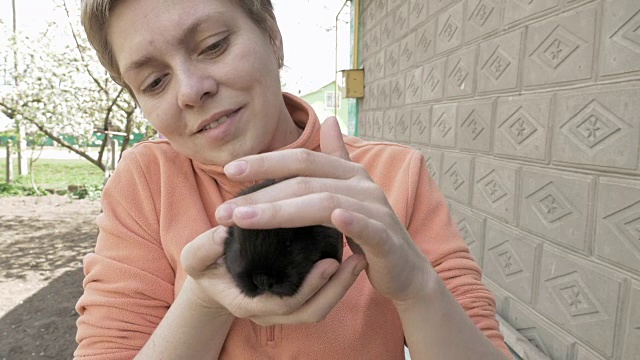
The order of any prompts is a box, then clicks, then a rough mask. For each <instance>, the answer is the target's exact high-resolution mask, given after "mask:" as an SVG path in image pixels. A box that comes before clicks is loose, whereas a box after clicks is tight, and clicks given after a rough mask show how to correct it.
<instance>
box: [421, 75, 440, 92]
mask: <svg viewBox="0 0 640 360" xmlns="http://www.w3.org/2000/svg"><path fill="white" fill-rule="evenodd" d="M438 84H440V78H439V77H438V75H437V74H436V72H435V69H431V71H430V72H429V75H427V77H426V78H425V80H424V86H425V87H426V88H427V91H429V92H430V93H433V92H435V91H436V88H437V87H438Z"/></svg>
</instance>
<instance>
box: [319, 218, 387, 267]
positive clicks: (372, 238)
mask: <svg viewBox="0 0 640 360" xmlns="http://www.w3.org/2000/svg"><path fill="white" fill-rule="evenodd" d="M331 222H332V223H333V226H334V227H335V228H336V229H338V230H339V231H340V232H342V233H343V234H344V235H345V236H347V238H351V241H352V242H354V243H355V244H356V245H358V248H359V251H360V252H362V253H365V252H366V253H369V254H375V255H381V256H384V254H388V253H389V251H390V249H391V247H392V246H393V243H392V242H393V237H392V236H391V235H390V234H391V233H390V231H389V229H388V227H387V226H385V225H384V224H383V223H381V222H379V221H376V220H374V219H373V218H371V217H368V216H364V215H362V214H358V213H354V212H352V211H349V210H345V209H337V210H335V211H334V212H333V213H332V214H331ZM349 246H351V244H349ZM352 250H353V248H352ZM354 252H356V250H354Z"/></svg>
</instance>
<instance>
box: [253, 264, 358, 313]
mask: <svg viewBox="0 0 640 360" xmlns="http://www.w3.org/2000/svg"><path fill="white" fill-rule="evenodd" d="M366 266H367V261H366V260H365V258H364V256H362V255H352V256H350V257H349V258H347V259H346V260H345V261H344V262H343V263H342V265H341V266H340V268H338V271H336V273H335V274H334V275H333V276H332V277H331V280H329V281H328V282H327V283H326V284H325V285H324V286H323V287H322V288H321V289H320V290H318V291H317V292H316V293H315V294H314V295H313V296H312V297H311V298H310V299H309V300H307V301H306V302H305V303H304V304H303V305H302V306H301V307H299V308H298V309H297V310H295V311H294V312H293V313H291V314H289V315H278V316H261V317H253V318H251V320H253V321H254V322H256V323H258V324H260V325H273V324H301V323H315V322H319V321H322V320H323V319H324V318H325V317H326V316H327V315H328V314H329V312H331V310H332V309H333V308H334V307H335V306H336V305H337V304H338V302H340V300H341V299H342V298H343V297H344V295H345V294H346V293H347V291H349V289H350V288H351V286H352V285H353V283H354V282H355V281H356V280H357V279H358V276H359V275H360V273H361V272H362V270H364V269H365V267H366Z"/></svg>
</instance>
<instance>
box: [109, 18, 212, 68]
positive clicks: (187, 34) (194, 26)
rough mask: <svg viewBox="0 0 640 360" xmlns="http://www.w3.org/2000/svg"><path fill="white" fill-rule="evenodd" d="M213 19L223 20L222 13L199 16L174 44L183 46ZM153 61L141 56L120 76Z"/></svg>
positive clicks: (150, 58) (152, 58)
mask: <svg viewBox="0 0 640 360" xmlns="http://www.w3.org/2000/svg"><path fill="white" fill-rule="evenodd" d="M215 18H219V19H223V12H222V11H219V12H218V11H213V12H210V13H207V14H206V15H203V16H200V17H198V18H196V19H195V20H194V21H193V22H191V24H190V25H189V26H188V27H187V28H186V29H185V30H184V31H182V33H181V34H180V35H178V36H177V37H176V39H175V40H174V41H175V44H183V43H185V42H187V41H189V40H190V39H192V38H193V37H194V35H195V34H196V33H197V32H198V30H199V29H200V27H201V26H202V25H203V24H204V23H205V22H208V21H213V19H215ZM153 61H155V58H154V57H152V56H149V55H146V56H142V57H140V58H139V59H137V60H135V61H133V62H131V63H130V64H128V65H126V66H124V70H123V71H122V74H123V75H124V74H125V73H127V72H129V71H134V70H138V69H141V68H143V67H145V66H147V65H149V64H150V63H152V62H153Z"/></svg>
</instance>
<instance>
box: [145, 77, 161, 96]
mask: <svg viewBox="0 0 640 360" xmlns="http://www.w3.org/2000/svg"><path fill="white" fill-rule="evenodd" d="M165 77H166V76H161V77H158V78H155V79H153V81H152V82H151V83H150V84H149V85H147V86H146V87H145V88H144V89H143V92H145V93H152V92H154V91H156V90H158V89H159V88H160V86H162V83H163V82H164V79H165Z"/></svg>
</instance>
